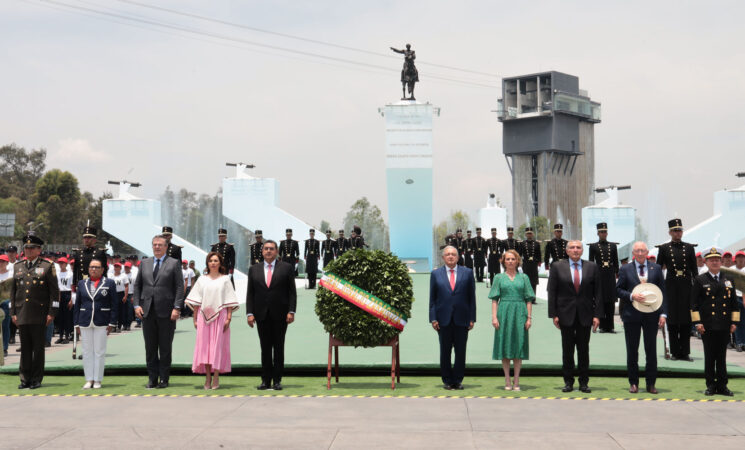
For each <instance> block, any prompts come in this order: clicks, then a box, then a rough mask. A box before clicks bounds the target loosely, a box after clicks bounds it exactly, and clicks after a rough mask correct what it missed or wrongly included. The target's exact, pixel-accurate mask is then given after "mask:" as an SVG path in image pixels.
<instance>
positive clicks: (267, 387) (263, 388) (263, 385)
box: [256, 383, 269, 391]
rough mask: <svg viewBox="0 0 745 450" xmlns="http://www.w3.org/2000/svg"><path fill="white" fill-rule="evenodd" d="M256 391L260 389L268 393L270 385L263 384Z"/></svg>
mask: <svg viewBox="0 0 745 450" xmlns="http://www.w3.org/2000/svg"><path fill="white" fill-rule="evenodd" d="M256 389H258V390H260V391H266V390H267V389H269V384H268V383H261V384H260V385H258V386H256Z"/></svg>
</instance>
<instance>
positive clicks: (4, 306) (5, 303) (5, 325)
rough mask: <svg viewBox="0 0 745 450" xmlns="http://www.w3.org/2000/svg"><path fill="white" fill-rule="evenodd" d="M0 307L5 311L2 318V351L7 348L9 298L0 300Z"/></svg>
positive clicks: (8, 337) (8, 336)
mask: <svg viewBox="0 0 745 450" xmlns="http://www.w3.org/2000/svg"><path fill="white" fill-rule="evenodd" d="M0 308H2V310H3V311H4V312H5V318H4V319H3V351H7V350H8V341H9V340H10V322H11V317H10V300H5V301H3V302H0Z"/></svg>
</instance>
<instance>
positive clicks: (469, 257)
mask: <svg viewBox="0 0 745 450" xmlns="http://www.w3.org/2000/svg"><path fill="white" fill-rule="evenodd" d="M466 267H468V268H469V269H473V255H472V254H470V253H466Z"/></svg>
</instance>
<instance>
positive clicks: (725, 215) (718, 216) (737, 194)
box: [683, 185, 745, 251]
mask: <svg viewBox="0 0 745 450" xmlns="http://www.w3.org/2000/svg"><path fill="white" fill-rule="evenodd" d="M683 225H684V230H685V231H684V232H683V240H684V241H686V242H690V243H693V244H698V250H701V249H702V248H705V247H707V246H711V245H716V246H717V247H722V248H724V249H725V250H730V251H732V250H740V249H741V248H744V247H745V185H743V186H740V187H739V188H737V189H731V190H723V191H716V192H714V214H713V215H712V216H711V217H709V218H708V219H706V220H704V221H703V222H701V223H699V224H697V225H696V226H694V227H692V228H685V222H684V223H683Z"/></svg>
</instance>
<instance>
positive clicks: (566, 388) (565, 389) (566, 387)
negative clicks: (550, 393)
mask: <svg viewBox="0 0 745 450" xmlns="http://www.w3.org/2000/svg"><path fill="white" fill-rule="evenodd" d="M573 390H574V386H573V385H571V384H565V385H564V387H563V388H561V392H572V391H573Z"/></svg>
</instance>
